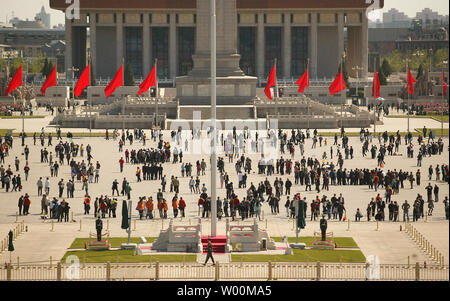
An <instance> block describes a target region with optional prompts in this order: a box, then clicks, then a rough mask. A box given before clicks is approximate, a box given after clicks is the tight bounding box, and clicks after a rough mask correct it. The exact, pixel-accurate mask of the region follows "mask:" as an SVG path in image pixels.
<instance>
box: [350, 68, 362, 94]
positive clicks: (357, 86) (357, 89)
mask: <svg viewBox="0 0 450 301" xmlns="http://www.w3.org/2000/svg"><path fill="white" fill-rule="evenodd" d="M352 70H353V71H356V98H358V96H359V93H358V92H359V71H362V70H363V68H362V67H360V66H354V67H352Z"/></svg>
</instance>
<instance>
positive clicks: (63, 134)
mask: <svg viewBox="0 0 450 301" xmlns="http://www.w3.org/2000/svg"><path fill="white" fill-rule="evenodd" d="M7 132H8V130H7V129H0V136H5V135H6V133H7ZM21 133H22V132H21V131H14V130H13V137H19V135H20V134H21ZM25 134H26V135H27V138H28V139H30V138H33V134H34V133H33V132H26V133H25ZM39 134H40V132H36V135H37V136H38V137H39ZM52 135H53V138H56V131H55V132H52ZM72 136H73V138H79V137H84V138H88V137H91V136H92V137H103V138H104V137H106V134H105V133H104V132H102V133H98V132H95V133H94V132H92V135H91V134H90V133H89V132H87V133H72ZM61 137H63V138H66V137H67V132H61ZM109 137H110V138H111V139H112V133H111V134H110V135H109Z"/></svg>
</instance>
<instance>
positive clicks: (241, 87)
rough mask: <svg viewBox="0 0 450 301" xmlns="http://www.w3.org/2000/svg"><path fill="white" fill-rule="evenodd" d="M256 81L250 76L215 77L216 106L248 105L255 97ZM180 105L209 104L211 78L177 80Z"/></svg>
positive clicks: (183, 78)
mask: <svg viewBox="0 0 450 301" xmlns="http://www.w3.org/2000/svg"><path fill="white" fill-rule="evenodd" d="M257 81H258V79H257V78H256V77H250V76H227V77H217V79H216V83H217V86H216V91H217V92H216V93H217V100H216V101H217V105H249V104H253V100H254V99H255V97H256V85H257ZM177 98H178V99H179V101H180V105H209V104H211V78H210V77H206V76H205V77H194V76H183V77H178V78H177Z"/></svg>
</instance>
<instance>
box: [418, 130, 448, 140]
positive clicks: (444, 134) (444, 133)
mask: <svg viewBox="0 0 450 301" xmlns="http://www.w3.org/2000/svg"><path fill="white" fill-rule="evenodd" d="M415 130H416V131H417V135H423V129H415ZM430 130H432V131H434V134H435V136H434V137H435V138H439V137H440V136H441V133H442V136H448V135H449V133H448V130H449V129H444V130H443V131H442V129H428V131H427V137H424V138H425V139H428V133H429V132H430Z"/></svg>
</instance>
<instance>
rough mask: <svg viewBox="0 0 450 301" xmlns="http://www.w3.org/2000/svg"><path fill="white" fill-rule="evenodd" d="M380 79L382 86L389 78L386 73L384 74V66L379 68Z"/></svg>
mask: <svg viewBox="0 0 450 301" xmlns="http://www.w3.org/2000/svg"><path fill="white" fill-rule="evenodd" d="M378 79H379V80H380V85H381V86H386V85H387V79H386V75H385V74H384V70H383V67H381V68H378Z"/></svg>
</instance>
